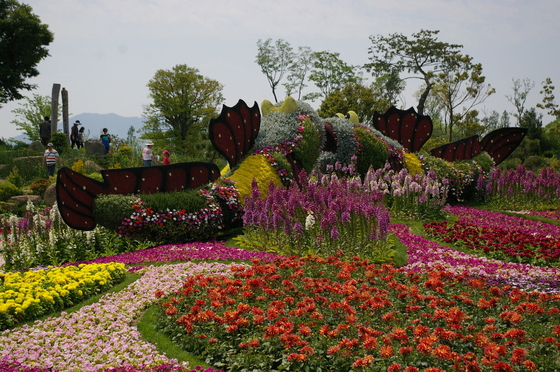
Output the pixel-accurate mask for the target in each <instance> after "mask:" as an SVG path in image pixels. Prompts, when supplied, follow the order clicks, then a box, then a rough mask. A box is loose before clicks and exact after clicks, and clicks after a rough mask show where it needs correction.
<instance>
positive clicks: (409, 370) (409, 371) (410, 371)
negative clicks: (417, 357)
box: [404, 366, 420, 372]
mask: <svg viewBox="0 0 560 372" xmlns="http://www.w3.org/2000/svg"><path fill="white" fill-rule="evenodd" d="M404 372H420V370H419V369H418V368H416V367H412V366H408V367H405V369H404Z"/></svg>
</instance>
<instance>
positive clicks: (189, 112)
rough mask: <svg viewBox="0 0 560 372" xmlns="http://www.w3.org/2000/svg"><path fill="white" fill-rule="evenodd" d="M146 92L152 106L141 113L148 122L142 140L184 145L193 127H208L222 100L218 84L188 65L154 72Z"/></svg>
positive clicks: (220, 88)
mask: <svg viewBox="0 0 560 372" xmlns="http://www.w3.org/2000/svg"><path fill="white" fill-rule="evenodd" d="M148 89H149V90H150V98H151V99H152V103H150V104H149V105H148V106H147V107H146V108H145V110H144V116H145V117H146V118H147V121H146V124H145V125H144V127H143V128H142V130H143V131H144V135H143V136H142V137H143V138H150V139H154V138H168V139H171V140H172V141H180V142H183V141H185V140H186V139H187V138H188V135H189V130H190V129H191V127H192V126H194V125H196V124H198V123H207V122H208V121H209V120H210V118H212V117H214V116H216V115H217V112H216V108H217V107H218V106H219V105H220V104H221V103H222V101H223V100H224V99H223V96H222V93H221V92H222V89H223V86H222V85H221V84H220V83H219V82H218V81H216V80H212V79H210V78H207V77H204V76H202V75H200V72H199V70H198V69H196V68H191V67H188V66H187V65H176V66H174V67H173V68H172V69H171V70H158V71H156V74H155V75H154V77H153V78H152V79H151V80H150V81H149V82H148Z"/></svg>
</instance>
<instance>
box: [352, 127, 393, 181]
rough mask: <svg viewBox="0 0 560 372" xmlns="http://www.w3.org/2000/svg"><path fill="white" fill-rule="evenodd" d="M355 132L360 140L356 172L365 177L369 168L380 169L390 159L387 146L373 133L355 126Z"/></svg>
mask: <svg viewBox="0 0 560 372" xmlns="http://www.w3.org/2000/svg"><path fill="white" fill-rule="evenodd" d="M354 131H355V133H356V138H357V140H358V144H359V145H358V147H359V150H358V156H357V163H356V171H357V172H358V174H359V175H360V176H362V177H364V176H365V175H366V173H367V171H368V170H369V168H370V167H371V168H373V169H380V168H383V167H384V166H385V163H386V162H387V160H388V159H389V150H388V149H387V146H386V145H385V144H384V143H383V142H381V141H380V140H379V138H377V137H376V136H375V135H374V134H373V133H372V132H371V131H369V130H368V129H367V128H365V127H362V126H355V127H354Z"/></svg>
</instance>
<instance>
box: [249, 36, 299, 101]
mask: <svg viewBox="0 0 560 372" xmlns="http://www.w3.org/2000/svg"><path fill="white" fill-rule="evenodd" d="M257 47H258V52H257V59H256V60H255V62H257V64H258V65H259V66H261V71H262V73H263V74H265V76H266V78H267V80H268V83H269V85H270V88H271V89H272V95H273V96H274V100H275V102H276V103H278V97H277V96H276V87H277V86H278V84H279V83H280V81H281V80H282V78H283V77H284V74H285V73H286V72H287V71H288V70H289V68H290V66H291V65H292V61H293V60H294V53H293V51H292V47H291V46H290V43H288V42H286V41H284V40H282V39H278V40H276V42H275V43H273V41H272V39H267V40H266V41H264V42H263V41H262V40H261V39H259V40H258V41H257Z"/></svg>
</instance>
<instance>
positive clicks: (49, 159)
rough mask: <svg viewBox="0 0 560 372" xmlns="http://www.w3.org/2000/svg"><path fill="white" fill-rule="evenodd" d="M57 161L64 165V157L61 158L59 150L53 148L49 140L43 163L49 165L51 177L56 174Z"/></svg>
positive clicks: (48, 171) (48, 169) (48, 170)
mask: <svg viewBox="0 0 560 372" xmlns="http://www.w3.org/2000/svg"><path fill="white" fill-rule="evenodd" d="M57 162H58V165H59V166H62V159H60V155H58V151H56V150H55V149H53V144H52V143H51V142H49V143H47V149H46V150H45V155H44V156H43V164H44V165H46V166H47V174H48V175H49V177H53V176H54V169H55V167H56V163H57Z"/></svg>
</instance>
